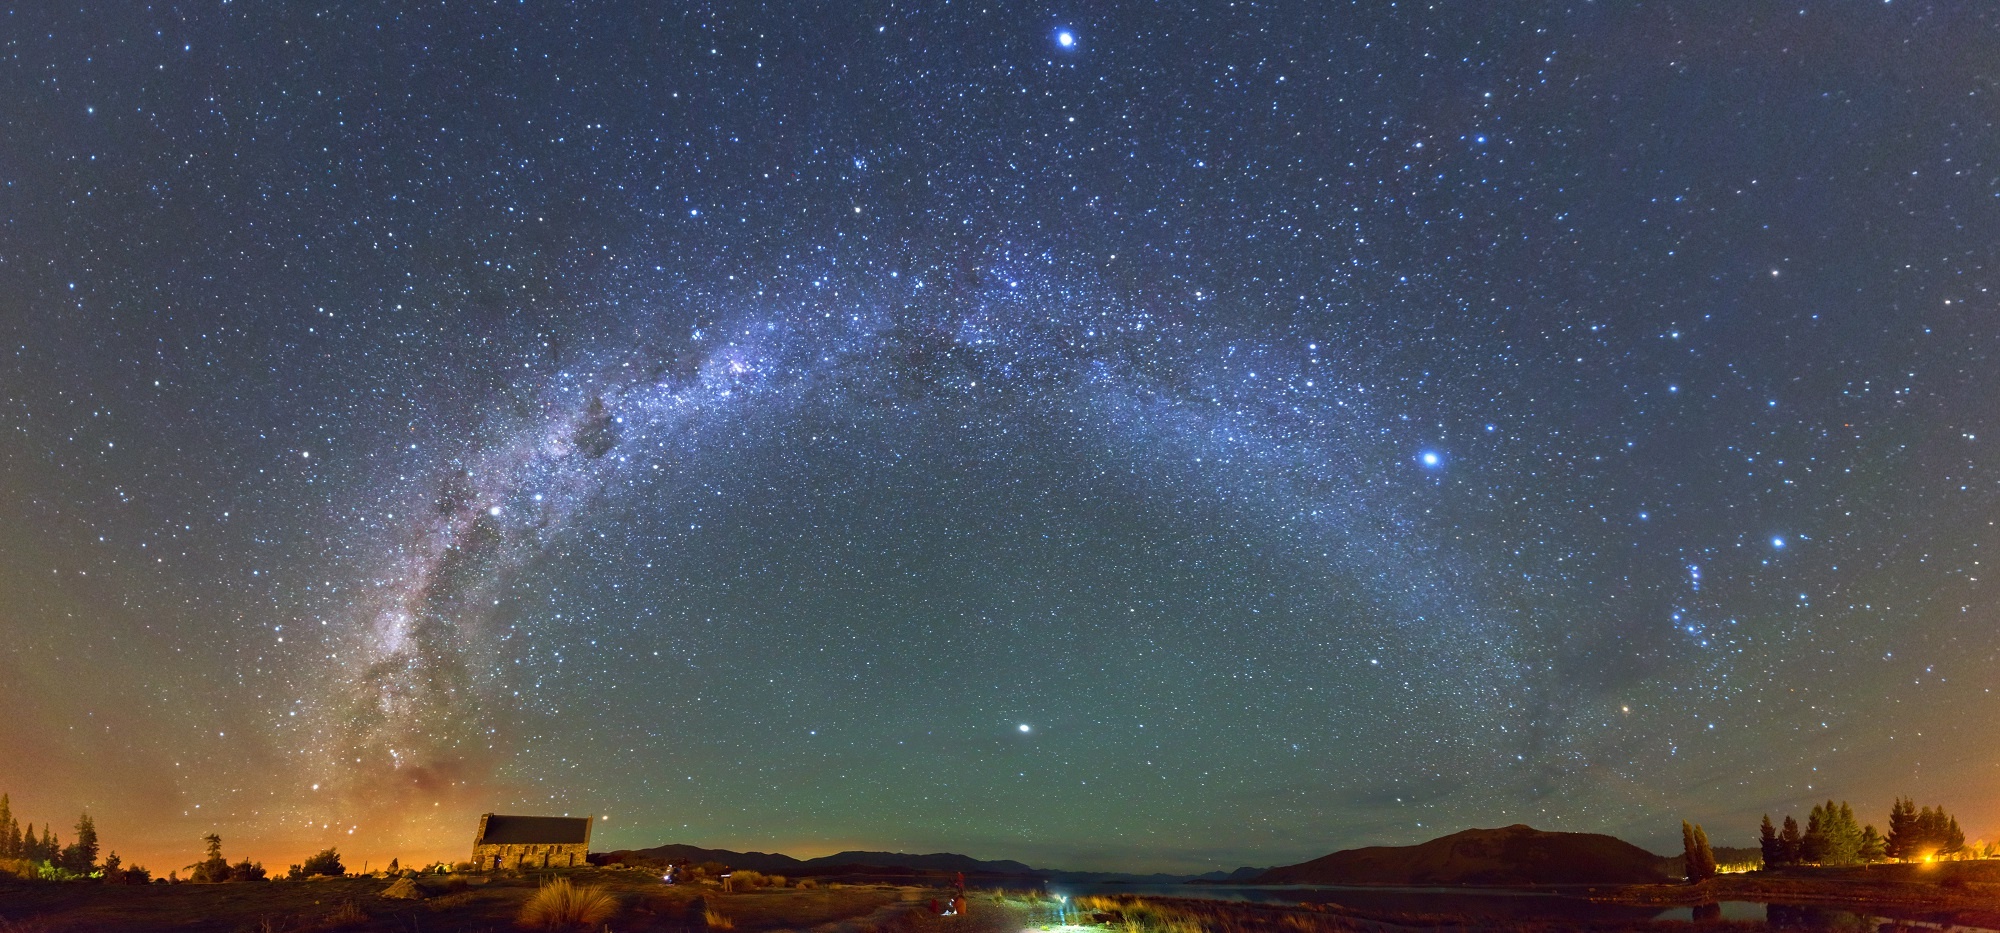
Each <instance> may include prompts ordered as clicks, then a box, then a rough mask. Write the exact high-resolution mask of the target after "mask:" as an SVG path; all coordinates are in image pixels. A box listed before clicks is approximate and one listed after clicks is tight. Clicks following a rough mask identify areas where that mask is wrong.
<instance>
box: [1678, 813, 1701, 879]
mask: <svg viewBox="0 0 2000 933" xmlns="http://www.w3.org/2000/svg"><path fill="white" fill-rule="evenodd" d="M1681 869H1682V870H1683V871H1684V872H1686V874H1687V880H1688V881H1690V882H1695V881H1700V880H1701V857H1700V856H1698V855H1696V854H1695V850H1694V824H1693V823H1690V822H1688V821H1686V820H1682V821H1681Z"/></svg>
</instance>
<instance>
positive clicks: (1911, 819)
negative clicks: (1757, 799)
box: [1690, 797, 1979, 877]
mask: <svg viewBox="0 0 2000 933" xmlns="http://www.w3.org/2000/svg"><path fill="white" fill-rule="evenodd" d="M1757 846H1758V848H1759V849H1760V850H1762V852H1763V855H1764V867H1766V868H1775V867H1780V866H1785V865H1865V864H1868V863H1871V862H1886V861H1891V860H1894V861H1904V862H1909V861H1917V860H1920V859H1930V858H1951V857H1954V856H1962V855H1965V854H1979V853H1968V850H1967V849H1966V845H1965V832H1964V831H1963V830H1961V829H1959V827H1958V818H1957V817H1955V816H1952V815H1951V814H1949V813H1946V812H1945V809H1944V807H1941V806H1940V807H1924V808H1922V809H1918V808H1917V803H1916V801H1915V800H1912V799H1910V798H1907V797H1898V798H1896V802H1895V804H1894V805H1893V806H1891V807H1890V808H1889V831H1888V833H1886V834H1885V833H1882V832H1881V831H1879V830H1877V829H1876V828H1875V826H1874V824H1872V823H1870V824H1867V825H1861V824H1860V823H1859V821H1857V820H1856V819H1855V816H1854V808H1853V807H1851V806H1849V805H1848V803H1847V802H1846V801H1841V802H1840V803H1839V804H1838V805H1836V804H1835V803H1834V802H1833V801H1832V800H1828V801H1827V802H1826V803H1824V804H1816V805H1814V806H1813V808H1812V812H1811V813H1809V814H1807V816H1806V825H1805V828H1804V829H1803V830H1801V829H1800V828H1799V821H1798V820H1797V819H1795V818H1794V817H1792V816H1791V815H1790V814H1787V815H1786V816H1785V820H1784V826H1783V828H1782V829H1780V828H1779V827H1778V826H1776V825H1774V824H1772V822H1771V817H1770V815H1769V814H1765V816H1764V823H1763V825H1762V826H1760V827H1759V828H1758V833H1757ZM1690 877H1692V876H1690Z"/></svg>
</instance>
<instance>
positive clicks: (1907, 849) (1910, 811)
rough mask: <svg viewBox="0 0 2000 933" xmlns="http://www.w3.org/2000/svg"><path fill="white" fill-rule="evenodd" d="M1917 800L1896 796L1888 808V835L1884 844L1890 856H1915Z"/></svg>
mask: <svg viewBox="0 0 2000 933" xmlns="http://www.w3.org/2000/svg"><path fill="white" fill-rule="evenodd" d="M1916 834H1917V802H1916V801H1914V800H1911V799H1909V798H1908V797H1898V798H1896V803H1895V805H1893V806H1891V807H1890V808H1889V837H1888V839H1886V840H1885V841H1884V842H1885V845H1886V847H1887V851H1888V854H1889V857H1890V858H1893V859H1909V858H1915V857H1916V853H1917V839H1916Z"/></svg>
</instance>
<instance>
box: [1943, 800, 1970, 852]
mask: <svg viewBox="0 0 2000 933" xmlns="http://www.w3.org/2000/svg"><path fill="white" fill-rule="evenodd" d="M1938 813H1939V815H1942V814H1943V813H1944V808H1943V807H1939V808H1938ZM1943 842H1944V844H1943V845H1941V846H1939V847H1938V851H1940V852H1944V853H1946V854H1949V855H1956V854H1957V853H1958V852H1959V851H1960V850H1962V849H1964V848H1965V830H1962V829H1959V828H1958V817H1955V816H1954V817H1951V818H1950V819H1949V820H1947V821H1946V823H1945V829H1944V840H1943Z"/></svg>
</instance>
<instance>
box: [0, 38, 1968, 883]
mask: <svg viewBox="0 0 2000 933" xmlns="http://www.w3.org/2000/svg"><path fill="white" fill-rule="evenodd" d="M57 6H58V5H56V4H45V3H39V2H37V3H16V4H13V5H12V6H11V7H0V438H4V440H0V503H4V509H5V511H4V518H5V521H4V522H0V790H6V791H9V792H11V793H12V795H13V803H14V808H15V812H16V813H17V814H18V815H19V816H20V817H21V818H22V819H24V820H32V821H35V822H37V823H41V822H43V821H45V820H49V819H54V820H56V821H57V825H58V827H59V828H62V829H66V827H67V826H68V825H69V824H70V823H73V822H74V821H75V818H76V814H77V813H78V812H79V811H81V810H84V809H86V808H87V809H89V810H90V811H91V813H92V815H93V816H94V817H95V818H96V821H97V824H98V827H99V829H100V831H101V833H102V834H103V836H104V842H105V845H106V847H107V849H117V850H119V851H120V852H121V853H122V854H125V855H126V856H127V858H128V860H129V859H131V858H134V857H136V858H138V859H139V860H141V861H143V862H146V863H147V864H149V865H151V866H152V867H154V869H155V870H156V871H157V872H159V873H162V874H164V872H165V870H166V869H168V868H174V867H178V866H179V865H181V864H184V863H185V862H188V861H193V860H194V859H195V857H196V855H197V854H198V849H199V836H200V835H201V834H202V833H204V832H208V831H211V830H214V831H217V832H220V833H221V835H222V836H223V839H224V841H225V850H226V851H227V852H228V854H229V855H231V856H232V857H236V856H239V855H249V856H252V857H256V858H259V859H261V860H264V861H266V862H267V863H273V864H277V865H282V864H284V863H286V862H288V861H298V860H299V859H300V857H302V856H303V855H304V854H307V853H309V852H310V851H312V850H314V849H317V848H320V847H321V846H324V845H329V844H331V845H337V846H339V847H340V848H341V850H342V851H343V852H344V853H347V854H348V856H349V864H350V865H356V866H357V867H358V863H359V862H361V861H362V860H363V859H370V858H372V859H375V860H377V864H379V863H380V861H383V860H386V859H387V858H388V857H389V856H391V855H397V856H401V857H402V858H404V859H405V860H406V861H407V860H411V859H415V858H419V857H441V858H464V857H466V854H467V853H468V852H469V846H470V838H471V835H472V832H473V829H474V823H475V820H476V815H477V814H478V813H481V812H485V811H499V812H520V813H548V814H559V813H570V814H576V815H581V814H586V813H590V814H603V815H608V822H606V823H604V824H602V825H601V826H600V828H599V830H598V833H597V836H596V839H595V840H594V848H597V849H609V848H616V847H627V846H646V845H654V844H659V843H665V842H687V843H695V844H701V845H708V846H716V847H728V848H738V849H763V850H779V851H785V852H788V853H791V854H794V855H799V856H802V857H803V856H809V855H817V854H824V853H826V852H831V851H834V850H837V849H840V848H848V847H864V848H879V849H900V850H908V851H936V850H950V851H958V852H965V853H968V854H972V855H975V856H979V857H983V858H1017V859H1021V860H1024V861H1028V862H1030V863H1032V864H1037V865H1047V866H1052V867H1064V868H1126V869H1173V870H1180V869H1187V870H1194V871H1200V870H1206V869H1210V868H1217V867H1224V868H1230V867H1235V866H1237V865H1242V864H1254V865H1271V864H1282V863H1286V862H1292V861H1297V860H1300V859H1303V858H1308V857H1312V856H1317V855H1320V854H1323V853H1325V852H1328V851H1331V850H1333V849H1336V848H1341V847H1345V846H1351V845H1358V844H1372V843H1409V842H1415V841H1419V840H1422V839H1426V838H1430V837H1432V836H1436V835H1440V834H1443V833H1446V832H1451V831H1456V830H1458V829H1461V828H1465V827H1467V826H1495V825H1504V824H1508V823H1514V822H1527V823H1531V824H1533V825H1535V826H1538V827H1541V828H1544V829H1564V830H1588V831H1600V832H1611V833H1614V834H1618V835H1621V836H1623V837H1625V838H1628V839H1631V840H1633V841H1635V842H1638V843H1640V844H1642V845H1646V846H1648V847H1650V848H1652V849H1654V850H1655V851H1672V850H1674V849H1676V848H1677V840H1678V836H1677V834H1676V831H1677V829H1678V824H1677V821H1678V820H1680V819H1682V818H1690V819H1696V820H1699V821H1701V822H1704V823H1705V824H1707V826H1708V828H1709V833H1710V835H1711V836H1714V837H1715V838H1716V842H1717V843H1718V844H1737V845H1741V844H1748V843H1749V841H1750V840H1751V839H1752V837H1753V835H1754V832H1755V827H1756V820H1757V817H1758V815H1759V814H1761V813H1763V812H1767V811H1769V812H1772V813H1774V814H1778V813H1782V812H1785V811H1793V812H1802V811H1803V810H1804V809H1805V808H1807V807H1809V806H1810V805H1811V803H1812V802H1813V801H1815V800H1821V799H1824V798H1826V797H1829V796H1832V797H1836V798H1841V799H1850V800H1852V801H1853V802H1854V804H1855V806H1856V809H1857V810H1858V811H1860V813H1861V815H1862V817H1863V818H1864V819H1866V820H1868V821H1871V822H1875V823H1877V824H1878V825H1883V821H1884V819H1885V817H1886V814H1887V810H1888V807H1889V803H1890V800H1891V797H1892V796H1894V795H1897V794H1915V795H1917V796H1918V797H1919V798H1920V799H1921V800H1922V801H1923V802H1924V803H1927V804H1928V803H1933V802H1935V803H1942V804H1945V805H1947V806H1949V807H1950V808H1951V809H1952V810H1953V811H1954V812H1956V813H1957V814H1959V816H1960V818H1961V820H1962V821H1963V822H1964V823H1965V825H1966V831H1967V835H1968V836H1987V837H1991V836H1993V835H1994V834H1995V833H2000V803H1997V802H1996V801H2000V770H1996V767H2000V731H1997V730H1996V728H1995V726H1994V723H1995V722H1996V714H2000V701H1996V698H1995V697H1994V696H1993V695H1992V693H1991V690H1992V687H1993V686H1994V685H1995V682H1996V677H1995V661H1996V650H2000V606H1996V605H1995V603H1994V600H1993V597H1992V592H1993V583H1991V582H1988V581H1987V580H1986V579H1985V578H1986V576H1987V572H1988V570H1989V568H1986V567H1985V566H1984V561H1985V560H1986V559H1988V555H1989V554H1990V553H1991V552H1992V551H1993V550H1995V548H1996V546H2000V545H1997V544H1996V542H1997V541H2000V536H1996V531H1995V526H1994V519H1995V518H1996V517H2000V449H1996V445H2000V423H1996V422H2000V408H1997V407H1996V403H2000V367H1996V365H1995V357H1996V353H2000V317H1996V314H1995V310H1996V309H1995V305H1996V299H2000V296H1996V295H1995V294H1994V293H1993V292H1992V291H1991V289H1992V288H1993V287H1994V286H1995V285H1996V284H1997V283H1996V277H2000V276H1996V272H2000V270H1996V262H2000V133H1997V132H1996V120H2000V64H1996V63H2000V12H1996V11H1994V10H1993V9H1991V8H1990V7H1988V6H1987V5H1984V4H1977V3H1948V4H1926V3H1912V2H1905V0H1896V2H1892V3H1880V2H1869V3H1862V2H1854V3H1841V4H1809V5H1807V6H1805V7H1804V8H1803V9H1802V8H1800V6H1798V5H1796V4H1794V5H1790V6H1778V5H1771V4H1759V3H1746V4H1713V3H1683V4H1671V3H1657V4H1654V3H1649V4H1643V5H1641V4H1624V3H1597V4H1589V3H1575V4H1567V5H1561V4H1557V5H1549V4H1484V3H1481V4H1472V3H1466V4H1441V5H1423V4H1412V3H1402V4H1388V3H1365V4H1353V5H1346V4H1321V3H1312V4H1307V3H1298V4H1284V3H1276V4H1270V3H1252V2H1237V3H1224V2H1216V3H1207V4H1197V5H1185V4H1161V3H1114V2H1106V3H1089V4H1074V5H1072V6H1067V7H1064V6H1050V5H1017V4H1005V3H989V4H984V5H982V4H979V3H976V2H964V3H962V2H935V3H847V2H829V3H819V4H811V3H801V4H795V5H786V4H744V5H741V6H740V7H733V6H728V5H700V6H699V7H698V8H695V9H691V10H687V11H685V12H667V13H662V12H661V8H663V7H665V6H667V5H666V4H659V3H639V2H627V3H590V4H564V3H554V2H546V0H523V2H516V0H506V2H469V0H450V2H438V0H432V2H425V3H408V4H405V3H387V2H383V3H362V2H355V3H323V4H308V3H292V4H280V3H270V2H257V0H235V2H230V0H191V2H184V3H171V2H159V3H152V4H145V3H138V2H133V3H71V4H67V5H63V6H61V8H60V9H57ZM64 835H65V836H67V833H66V832H65V833H64Z"/></svg>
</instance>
